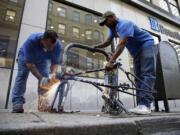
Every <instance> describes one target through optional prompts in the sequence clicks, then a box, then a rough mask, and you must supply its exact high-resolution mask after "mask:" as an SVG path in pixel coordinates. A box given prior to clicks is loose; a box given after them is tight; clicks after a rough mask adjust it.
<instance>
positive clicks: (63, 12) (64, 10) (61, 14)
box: [57, 7, 66, 17]
mask: <svg viewBox="0 0 180 135" xmlns="http://www.w3.org/2000/svg"><path fill="white" fill-rule="evenodd" d="M57 11H59V16H62V17H66V9H65V8H63V7H59V8H57Z"/></svg>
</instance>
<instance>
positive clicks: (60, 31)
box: [58, 24, 66, 34]
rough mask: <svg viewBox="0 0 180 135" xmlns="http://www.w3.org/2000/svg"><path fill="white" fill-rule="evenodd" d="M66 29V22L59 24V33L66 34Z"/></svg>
mask: <svg viewBox="0 0 180 135" xmlns="http://www.w3.org/2000/svg"><path fill="white" fill-rule="evenodd" d="M65 29H66V25H64V24H59V25H58V33H59V34H65Z"/></svg>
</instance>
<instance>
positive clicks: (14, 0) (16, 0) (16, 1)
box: [10, 0, 18, 3]
mask: <svg viewBox="0 0 180 135" xmlns="http://www.w3.org/2000/svg"><path fill="white" fill-rule="evenodd" d="M10 1H11V2H15V3H18V0H10Z"/></svg>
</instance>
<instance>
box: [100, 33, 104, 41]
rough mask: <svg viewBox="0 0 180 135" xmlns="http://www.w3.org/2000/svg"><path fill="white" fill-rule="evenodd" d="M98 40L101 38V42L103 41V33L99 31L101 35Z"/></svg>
mask: <svg viewBox="0 0 180 135" xmlns="http://www.w3.org/2000/svg"><path fill="white" fill-rule="evenodd" d="M100 40H101V42H103V41H104V34H103V33H101V35H100Z"/></svg>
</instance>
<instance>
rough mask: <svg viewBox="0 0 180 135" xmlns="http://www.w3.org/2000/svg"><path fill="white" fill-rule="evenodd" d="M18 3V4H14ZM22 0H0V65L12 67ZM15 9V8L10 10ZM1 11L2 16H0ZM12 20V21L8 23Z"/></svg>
mask: <svg viewBox="0 0 180 135" xmlns="http://www.w3.org/2000/svg"><path fill="white" fill-rule="evenodd" d="M16 3H18V4H16ZM23 5H24V0H21V2H19V1H18V0H0V9H1V13H0V14H1V17H0V67H1V68H12V64H13V58H14V57H15V54H16V53H15V50H16V40H17V36H18V33H19V31H18V30H19V27H20V24H21V22H20V20H21V13H22V10H23ZM12 9H15V10H12ZM2 13H4V16H3V17H2V15H3V14H2ZM9 22H13V23H9Z"/></svg>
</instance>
